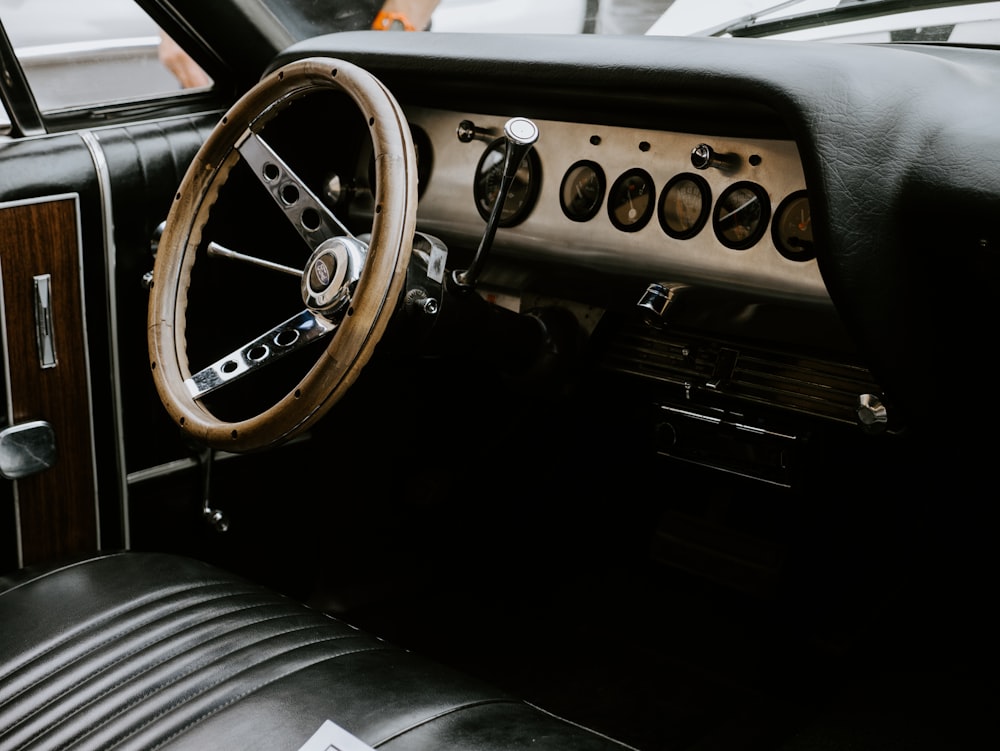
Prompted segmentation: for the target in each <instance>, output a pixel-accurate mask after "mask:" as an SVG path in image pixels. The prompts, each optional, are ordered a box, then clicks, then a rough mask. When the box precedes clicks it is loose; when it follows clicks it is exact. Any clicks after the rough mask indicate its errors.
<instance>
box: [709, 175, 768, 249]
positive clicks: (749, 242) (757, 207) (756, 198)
mask: <svg viewBox="0 0 1000 751" xmlns="http://www.w3.org/2000/svg"><path fill="white" fill-rule="evenodd" d="M741 193H742V194H743V195H742V196H741V195H740V194H741ZM748 194H749V196H750V197H747V196H748ZM734 199H735V208H730V204H729V202H730V201H731V200H734ZM751 201H753V202H754V203H753V205H749V202H751ZM727 209H728V211H727ZM723 212H726V213H723ZM736 212H740V213H741V214H742V216H743V217H745V221H743V222H742V227H743V228H744V229H745V234H740V233H735V232H733V231H732V230H731V229H730V219H729V217H730V216H732V215H733V214H735V213H736ZM770 220H771V199H770V197H769V196H768V194H767V191H766V190H764V188H763V187H762V186H760V185H758V184H757V183H755V182H751V181H749V180H741V181H740V182H736V183H733V184H732V185H729V186H728V187H727V188H726V189H725V190H723V191H722V193H720V194H719V197H718V199H717V200H716V201H715V208H714V209H713V210H712V229H713V230H714V231H715V237H716V239H718V241H719V242H720V243H722V244H723V245H725V246H726V247H727V248H729V249H731V250H747V249H749V248H752V247H753V246H754V245H756V244H757V243H759V242H760V240H761V238H762V237H764V235H765V234H766V233H767V226H768V222H770Z"/></svg>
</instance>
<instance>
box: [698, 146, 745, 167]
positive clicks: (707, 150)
mask: <svg viewBox="0 0 1000 751" xmlns="http://www.w3.org/2000/svg"><path fill="white" fill-rule="evenodd" d="M691 165H692V166H693V167H694V168H695V169H708V168H709V167H714V168H715V169H719V170H722V171H723V172H731V171H732V170H735V169H736V168H737V167H739V166H740V157H739V154H720V153H719V152H718V151H716V150H715V149H713V148H712V147H711V146H709V145H708V144H707V143H700V144H698V145H697V146H695V147H694V148H693V149H691Z"/></svg>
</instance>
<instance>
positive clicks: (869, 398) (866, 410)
mask: <svg viewBox="0 0 1000 751" xmlns="http://www.w3.org/2000/svg"><path fill="white" fill-rule="evenodd" d="M855 414H857V417H858V424H859V425H860V426H861V427H862V429H863V430H864V431H865V432H866V433H881V432H882V431H883V430H885V429H886V427H887V426H888V423H889V412H888V410H887V409H886V408H885V405H884V404H883V403H882V400H881V399H879V398H878V397H877V396H876V395H875V394H861V396H859V397H858V406H857V409H856V410H855Z"/></svg>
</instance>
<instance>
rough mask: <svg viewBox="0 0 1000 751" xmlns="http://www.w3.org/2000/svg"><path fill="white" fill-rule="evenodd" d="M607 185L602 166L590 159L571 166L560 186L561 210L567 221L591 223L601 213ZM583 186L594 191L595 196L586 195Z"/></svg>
mask: <svg viewBox="0 0 1000 751" xmlns="http://www.w3.org/2000/svg"><path fill="white" fill-rule="evenodd" d="M607 185H608V182H607V178H606V177H605V176H604V170H603V169H601V165H599V164H598V163H597V162H594V161H591V160H590V159H581V160H580V161H578V162H575V163H574V164H572V165H570V168H569V169H567V170H566V173H565V174H564V175H563V179H562V182H561V183H560V184H559V208H561V209H562V212H563V214H565V215H566V218H567V219H570V220H572V221H574V222H589V221H590V220H591V219H593V218H594V217H595V216H597V215H598V213H600V211H601V206H602V205H603V204H604V196H605V194H606V192H607ZM581 186H582V187H583V188H585V189H586V190H588V191H593V194H592V195H584V194H583V193H582V192H581ZM574 193H575V194H576V195H574Z"/></svg>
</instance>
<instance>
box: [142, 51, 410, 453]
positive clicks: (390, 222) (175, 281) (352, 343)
mask: <svg viewBox="0 0 1000 751" xmlns="http://www.w3.org/2000/svg"><path fill="white" fill-rule="evenodd" d="M324 89H332V90H336V91H341V92H344V93H346V94H347V95H348V96H349V97H350V99H351V100H352V101H353V102H354V104H355V105H356V106H357V108H358V110H359V111H360V112H361V113H362V114H363V115H364V118H365V121H366V122H367V123H368V128H369V132H370V136H371V139H372V146H373V148H374V155H375V176H376V180H375V186H376V195H375V210H374V214H373V220H372V229H371V241H370V245H369V248H368V253H367V256H366V259H365V262H364V267H363V269H362V272H361V277H360V280H359V281H358V285H357V288H356V290H355V293H354V295H353V298H352V301H351V310H350V312H349V313H348V314H347V315H345V316H344V319H343V321H342V323H341V325H340V327H339V329H338V330H337V331H336V332H335V333H334V334H333V336H332V338H331V339H330V341H329V343H328V344H327V347H326V349H325V351H324V352H323V354H321V355H320V357H319V359H318V360H317V362H316V363H315V364H314V365H313V366H312V368H311V369H310V370H309V371H308V372H307V373H306V375H305V376H304V377H303V378H302V380H301V381H300V382H299V383H298V385H297V386H296V387H295V388H294V389H292V390H291V391H290V392H289V393H288V394H286V395H285V396H284V397H283V398H281V399H280V400H279V401H278V402H277V403H275V404H274V405H273V406H272V407H270V408H268V409H266V410H265V411H263V412H261V413H260V414H257V415H254V416H252V417H250V418H247V419H243V420H240V421H237V422H228V421H226V420H222V419H220V418H218V417H216V416H215V415H213V414H212V413H211V412H210V411H209V410H208V409H207V408H206V407H205V406H204V405H203V404H202V403H201V401H199V400H196V399H194V398H193V397H192V396H191V395H190V394H189V392H188V389H187V387H186V386H185V384H184V382H185V380H186V379H188V378H189V377H190V376H191V372H190V369H189V365H188V358H187V352H186V326H187V294H188V287H189V285H190V282H191V272H192V269H193V267H194V264H195V260H196V256H197V255H198V252H199V248H200V246H201V245H202V244H203V237H202V234H203V230H204V228H205V225H206V223H207V221H208V217H209V214H210V212H211V209H212V206H213V204H215V202H216V201H217V200H219V195H220V190H221V188H222V187H223V185H224V184H225V182H226V180H227V178H228V176H229V173H230V171H231V170H232V168H233V166H234V165H235V164H236V163H237V162H238V161H239V159H240V155H239V152H238V151H237V150H236V145H237V144H238V143H239V142H240V140H241V139H242V138H243V137H244V135H245V134H246V133H247V131H248V130H250V131H253V132H258V131H259V130H260V129H261V128H262V127H263V126H264V125H265V124H266V123H267V122H268V121H270V120H271V119H273V118H274V117H275V116H277V115H278V114H279V113H280V112H281V111H282V110H284V108H285V107H286V106H287V105H288V104H289V103H291V102H293V101H295V100H297V99H300V98H302V97H304V96H307V95H309V94H310V93H314V92H316V91H320V90H324ZM416 175H417V170H416V160H415V152H414V148H413V141H412V137H411V135H410V129H409V125H408V124H407V122H406V118H405V116H404V115H403V113H402V110H401V109H400V107H399V105H398V103H397V102H396V100H395V99H394V98H393V96H392V94H391V93H390V92H389V91H388V90H387V89H386V88H385V87H384V86H383V85H382V83H381V82H379V81H378V80H377V79H376V78H375V77H374V76H372V75H371V74H370V73H368V72H366V71H364V70H363V69H361V68H359V67H357V66H355V65H353V64H351V63H348V62H346V61H343V60H336V59H333V58H308V59H304V60H301V61H297V62H294V63H291V64H289V65H287V66H284V67H282V68H280V69H278V70H276V71H274V72H273V73H271V74H270V75H268V76H267V77H266V78H264V79H262V80H261V81H260V83H258V84H257V85H256V86H255V87H254V88H252V89H251V90H250V91H248V92H247V93H246V94H245V95H244V96H243V97H242V98H240V100H239V101H238V102H237V103H236V104H235V105H233V107H232V108H231V109H230V110H229V112H228V113H227V114H226V115H225V116H224V117H223V118H222V120H221V121H220V122H219V124H218V125H217V126H216V127H215V129H214V130H213V131H212V133H211V134H210V135H209V137H208V138H207V139H206V141H205V143H204V144H203V145H202V147H201V149H200V150H199V151H198V154H197V155H196V156H195V158H194V160H193V162H192V163H191V166H190V167H189V168H188V170H187V173H186V174H185V176H184V178H183V180H182V182H181V185H180V188H179V189H178V192H177V194H176V196H175V198H174V202H173V204H172V206H171V209H170V213H169V215H168V217H167V223H166V227H165V229H164V232H163V235H162V237H161V239H160V245H159V250H158V253H157V258H156V264H155V267H154V270H153V286H152V289H151V292H150V304H149V330H148V344H149V353H150V369H151V372H152V374H153V380H154V382H155V384H156V389H157V392H158V393H159V396H160V399H161V400H162V402H163V404H164V406H165V407H166V409H167V412H168V413H169V414H170V417H171V418H172V419H173V420H174V422H175V423H176V424H177V425H178V426H179V427H180V428H181V430H182V431H183V432H184V433H185V434H187V435H189V436H190V437H191V438H192V439H193V440H195V441H197V442H199V443H201V444H203V445H207V446H209V447H212V448H217V449H225V450H228V451H237V452H244V451H253V450H257V449H262V448H266V447H269V446H274V445H277V444H279V443H282V442H284V441H286V440H288V439H289V438H291V437H293V436H294V435H296V434H298V433H299V432H301V431H303V430H305V429H306V428H308V427H309V426H310V425H312V424H313V423H314V422H315V421H316V420H318V419H319V418H320V417H322V416H323V415H324V414H326V412H327V411H328V410H329V409H330V407H332V406H333V405H334V404H335V403H336V402H337V401H338V400H339V398H340V397H341V396H342V395H343V394H344V393H345V392H346V391H347V389H348V388H349V387H350V386H351V384H353V383H354V381H355V380H356V379H357V377H358V375H359V373H360V371H361V369H362V368H363V367H364V365H365V364H366V363H367V362H368V361H369V359H370V358H371V356H372V353H373V351H374V349H375V346H376V345H377V343H378V341H379V339H380V338H381V337H382V334H383V333H384V332H385V329H386V327H387V325H388V323H389V319H390V318H391V316H392V313H393V311H394V309H395V307H396V304H397V301H398V300H399V296H400V294H401V291H402V288H403V283H404V281H405V277H406V269H407V265H408V263H409V258H410V252H411V249H412V241H413V233H414V230H415V225H416V203H417V180H416ZM202 252H204V251H203V250H202Z"/></svg>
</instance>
